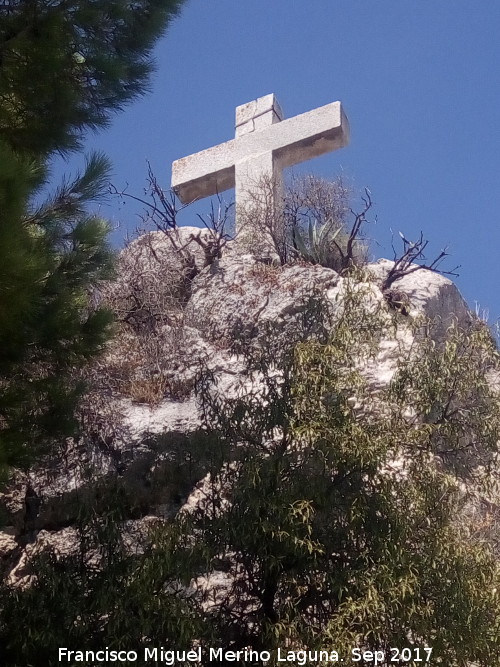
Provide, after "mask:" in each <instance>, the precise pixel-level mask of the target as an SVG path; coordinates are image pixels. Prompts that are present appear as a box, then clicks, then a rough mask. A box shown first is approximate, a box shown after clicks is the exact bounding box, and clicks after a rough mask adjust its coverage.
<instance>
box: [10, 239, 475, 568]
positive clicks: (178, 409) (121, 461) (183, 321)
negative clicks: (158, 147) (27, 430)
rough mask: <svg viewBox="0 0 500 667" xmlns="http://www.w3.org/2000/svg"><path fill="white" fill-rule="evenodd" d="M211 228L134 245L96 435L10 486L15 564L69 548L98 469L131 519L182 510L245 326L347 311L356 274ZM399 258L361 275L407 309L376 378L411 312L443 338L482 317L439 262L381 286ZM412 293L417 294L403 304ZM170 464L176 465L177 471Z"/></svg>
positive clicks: (374, 298) (384, 376)
mask: <svg viewBox="0 0 500 667" xmlns="http://www.w3.org/2000/svg"><path fill="white" fill-rule="evenodd" d="M196 238H198V240H196ZM212 241H213V238H212V236H211V235H210V232H208V231H206V230H199V229H197V228H184V229H182V230H180V234H178V235H177V236H176V237H175V239H173V240H172V238H169V237H168V235H166V234H165V233H163V232H154V233H149V234H147V235H145V236H143V237H140V238H139V239H137V240H136V241H134V242H133V243H131V244H130V245H129V246H128V248H126V249H125V250H124V251H123V252H122V254H121V257H120V262H119V274H118V276H117V278H116V281H115V282H114V284H113V285H111V286H110V287H109V288H107V290H106V293H105V298H106V299H108V302H109V303H110V304H111V305H112V307H113V308H114V309H115V311H116V312H117V314H118V319H119V331H118V333H117V336H116V338H115V339H114V340H113V342H112V343H111V344H110V346H109V350H108V352H107V354H106V356H105V357H104V358H103V359H101V360H100V361H99V363H98V364H96V366H95V368H94V369H93V371H92V373H91V376H90V377H89V378H88V380H89V386H90V393H89V396H88V397H87V402H86V407H85V409H86V413H85V420H84V427H85V428H84V434H83V436H82V438H81V440H79V441H78V442H75V441H73V440H69V441H68V442H67V443H65V444H64V446H63V447H62V448H61V454H60V456H59V457H56V459H52V460H50V461H47V462H45V464H44V465H40V466H38V468H37V469H36V470H32V471H30V472H29V473H27V474H24V475H21V474H18V475H16V477H15V478H14V479H13V481H12V483H11V484H10V486H9V487H8V489H7V490H6V491H5V492H4V494H3V497H2V506H3V514H4V517H5V518H4V526H5V527H4V529H3V532H2V533H0V556H1V557H2V559H3V563H4V570H5V569H7V570H12V572H13V573H12V577H14V578H15V577H16V576H17V577H18V578H25V577H27V576H28V571H27V564H26V563H27V560H29V558H28V556H29V553H28V552H30V551H33V549H34V546H33V545H34V544H36V543H37V542H39V541H40V540H42V541H43V543H50V544H52V545H54V544H55V545H57V544H58V536H59V543H60V544H61V545H62V546H61V549H62V550H64V548H66V547H64V544H65V543H68V540H66V536H67V535H70V534H71V535H73V533H72V532H71V531H72V528H71V526H72V523H73V522H74V519H75V512H76V511H77V510H76V507H77V505H78V502H79V500H80V499H81V497H82V494H89V493H90V494H91V493H92V485H93V484H95V482H96V480H99V479H100V480H101V481H102V480H104V482H106V480H107V479H108V478H109V479H110V480H111V479H113V480H114V482H113V483H116V479H118V480H119V484H120V485H121V488H122V490H123V492H124V494H125V497H127V498H130V517H129V518H130V520H133V521H139V520H141V517H151V516H153V517H154V516H157V517H168V516H170V515H172V513H174V512H176V511H177V510H178V508H179V507H181V506H182V505H183V504H184V503H185V501H186V498H187V497H188V496H189V493H190V490H191V489H193V488H194V486H195V485H196V483H197V482H198V481H199V480H201V479H203V477H204V476H205V471H204V470H203V467H202V466H200V467H199V468H197V469H195V470H191V471H190V473H189V474H187V473H186V470H185V468H183V457H182V452H183V448H184V446H185V445H186V443H188V440H189V438H190V437H191V435H193V434H196V433H197V430H198V428H199V426H200V424H201V416H200V414H199V405H198V403H197V400H196V396H195V392H194V383H195V378H196V375H197V373H198V372H199V369H200V367H201V366H204V367H205V368H206V369H208V370H209V371H211V372H212V373H214V374H215V375H217V376H218V378H219V384H218V387H219V390H220V391H222V392H224V393H225V394H226V395H227V396H232V395H233V396H234V395H235V394H236V393H237V392H238V391H239V390H241V387H242V384H244V383H245V382H248V377H246V375H245V364H244V362H243V360H242V358H241V357H239V356H238V355H237V354H236V353H235V350H234V347H233V341H234V339H235V337H238V336H239V337H240V338H241V337H244V338H245V339H246V340H248V341H252V340H253V341H258V340H259V337H260V336H265V335H266V331H268V327H269V326H272V327H273V328H274V329H275V330H278V331H279V332H280V335H282V336H283V340H284V341H286V340H287V335H288V333H287V332H288V331H289V330H290V327H291V324H292V323H293V322H294V320H296V319H297V318H300V315H301V313H302V312H303V310H304V307H305V306H304V304H305V303H307V301H308V300H310V299H313V298H316V299H317V298H321V299H322V300H324V301H325V302H326V303H327V304H329V308H330V310H331V312H332V314H333V315H334V316H335V314H337V316H338V317H341V316H342V298H343V293H344V291H345V290H346V289H347V288H348V287H349V286H350V283H349V281H350V280H351V279H350V278H346V277H341V276H340V275H339V274H338V273H336V272H335V271H333V270H332V269H328V268H325V267H322V266H317V265H316V266H314V265H310V264H305V263H299V262H298V263H295V264H290V265H285V266H277V265H274V264H272V263H269V262H267V261H259V258H257V257H254V256H253V255H249V254H247V255H241V254H239V253H238V252H237V250H236V248H235V247H234V246H233V244H232V243H231V242H230V243H228V244H226V246H225V247H224V249H223V252H222V254H221V256H220V257H215V256H214V254H213V253H212V255H210V248H212V246H211V245H210V244H211V243H212ZM207 244H208V249H207ZM212 249H213V248H212ZM391 266H392V263H391V262H389V261H388V260H379V261H378V262H376V263H374V264H370V265H368V267H367V271H366V276H367V277H366V278H365V282H364V283H363V285H362V289H363V294H364V295H365V296H364V297H363V298H364V301H363V305H362V307H364V308H367V309H376V310H379V311H381V312H383V313H386V315H387V317H388V318H391V317H393V316H394V312H393V311H394V310H396V311H397V313H396V316H397V318H398V319H397V323H398V326H397V327H396V328H393V329H392V334H391V335H390V336H389V335H388V336H387V337H386V338H384V339H383V340H381V342H380V346H379V350H378V354H377V355H376V357H375V358H374V359H372V360H371V361H370V362H369V363H367V364H365V366H364V368H363V369H362V371H363V373H364V375H365V377H366V379H367V382H368V383H369V385H370V386H371V387H372V388H373V389H375V390H376V389H377V388H381V387H383V386H386V385H387V383H388V382H390V380H391V377H392V375H393V373H394V370H395V368H396V363H397V360H398V358H399V355H400V354H401V351H402V349H408V348H409V347H410V346H411V344H412V341H413V336H414V334H413V330H412V327H410V326H409V323H410V322H411V321H413V320H414V319H415V318H417V317H420V316H425V317H428V318H432V319H433V320H434V322H435V323H436V324H435V326H434V328H433V329H432V331H429V332H428V334H429V335H432V336H434V337H435V338H436V339H438V340H439V339H442V338H443V337H444V336H445V335H446V330H447V328H448V327H449V325H450V323H451V322H452V320H453V319H457V320H458V321H459V323H461V324H462V325H465V324H467V323H469V322H470V320H471V316H470V313H469V311H468V309H467V306H466V304H465V302H464V300H463V299H462V297H461V295H460V293H459V291H458V290H457V288H456V287H455V285H454V284H453V283H452V282H451V281H450V280H448V279H447V278H445V277H443V276H441V275H439V274H437V273H434V272H431V271H428V270H419V271H415V272H413V273H411V274H409V275H407V276H404V277H402V278H400V279H399V280H397V281H395V282H394V284H393V285H391V290H392V292H393V295H392V297H391V298H392V302H391V299H389V298H388V297H387V295H386V294H384V293H383V292H382V289H381V285H382V283H383V281H384V278H385V277H386V275H387V273H388V272H389V271H390V268H391ZM400 303H402V304H404V307H400V308H396V305H397V304H400ZM153 436H154V437H153ZM169 469H170V470H174V469H175V471H176V473H175V474H174V475H168V474H167V475H166V471H168V470H169ZM160 473H161V474H160ZM165 475H166V476H165ZM166 478H168V480H169V482H168V484H167V486H166V487H165V486H164V487H162V481H161V480H162V479H163V480H164V479H166ZM173 478H175V479H173ZM190 485H191V486H190ZM127 494H128V495H127ZM66 546H67V544H66ZM28 569H29V568H28ZM16 573H17V574H16Z"/></svg>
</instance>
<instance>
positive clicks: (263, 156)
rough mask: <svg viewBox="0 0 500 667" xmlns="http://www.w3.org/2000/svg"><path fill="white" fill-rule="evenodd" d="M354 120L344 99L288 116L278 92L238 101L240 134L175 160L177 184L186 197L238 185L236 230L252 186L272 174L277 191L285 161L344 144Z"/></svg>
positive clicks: (290, 162) (188, 199) (270, 178)
mask: <svg viewBox="0 0 500 667" xmlns="http://www.w3.org/2000/svg"><path fill="white" fill-rule="evenodd" d="M348 141H349V123H348V121H347V117H346V116H345V114H344V111H343V109H342V105H341V103H340V102H332V103H331V104H327V105H325V106H323V107H319V108H318V109H314V110H313V111H308V112H307V113H303V114H300V115H299V116H294V117H293V118H288V119H286V120H283V112H282V110H281V108H280V106H279V104H278V101H277V100H276V98H275V96H274V94H271V95H266V96H265V97H259V99H257V100H254V101H253V102H248V103H247V104H243V105H242V106H239V107H236V131H235V138H234V139H231V140H230V141H226V142H225V143H223V144H219V145H218V146H214V147H213V148H207V149H206V150H204V151H201V152H200V153H194V154H193V155H189V156H188V157H185V158H182V159H180V160H176V161H175V162H174V163H173V165H172V188H173V189H174V191H175V192H176V193H177V196H178V197H179V199H180V200H181V202H182V203H184V204H187V203H189V202H192V201H194V200H196V199H202V198H203V197H210V196H211V195H214V194H218V193H220V192H223V191H224V190H228V189H229V188H233V187H235V189H236V230H237V231H238V228H239V225H238V218H239V217H240V215H241V212H242V211H243V210H244V209H245V208H246V206H247V205H249V204H250V203H251V200H252V198H251V193H252V188H255V187H256V186H258V185H259V183H260V182H261V180H262V179H263V178H264V179H267V180H268V182H270V183H272V184H273V188H274V189H275V197H277V190H278V188H279V186H280V183H281V179H282V170H283V168H285V167H290V166H291V165H294V164H298V163H299V162H304V161H305V160H310V159H311V158H313V157H317V156H319V155H323V153H328V152H330V151H334V150H336V149H337V148H342V147H343V146H345V145H346V144H347V143H348Z"/></svg>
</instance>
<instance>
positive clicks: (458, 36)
mask: <svg viewBox="0 0 500 667" xmlns="http://www.w3.org/2000/svg"><path fill="white" fill-rule="evenodd" d="M499 35H500V2H498V0H481V1H480V2H472V1H471V0H469V1H468V2H466V1H465V0H440V1H439V2H438V1H436V0H418V1H417V0H412V1H411V2H410V1H407V0H251V1H246V2H245V1H244V0H187V2H186V4H185V5H184V7H183V10H182V13H181V16H180V17H179V18H177V19H176V20H175V21H174V23H173V24H172V25H171V26H170V29H169V31H168V33H167V34H166V36H165V37H164V38H163V39H162V40H161V42H160V43H159V44H158V47H157V49H156V58H157V64H158V70H157V73H156V74H155V76H154V78H153V81H152V92H151V93H150V94H148V95H147V96H146V97H144V98H143V99H141V100H140V101H138V102H135V103H134V104H133V105H131V106H130V107H128V108H127V109H126V110H125V111H124V112H123V113H121V114H120V115H118V116H116V118H115V120H114V122H113V124H112V126H111V127H110V129H109V130H107V131H105V132H101V133H99V134H98V135H95V136H92V137H89V138H88V141H87V143H86V149H87V150H93V149H99V150H103V151H104V152H105V153H107V154H108V155H109V157H110V158H111V160H112V161H113V164H114V177H113V181H114V184H115V185H116V186H117V187H118V188H122V187H124V186H125V184H126V183H128V184H129V186H128V187H129V192H131V193H134V194H139V195H141V194H142V191H143V187H144V185H145V177H146V169H147V167H146V160H147V159H148V160H150V162H151V164H152V166H153V168H154V170H155V172H156V174H157V176H158V178H159V180H160V183H161V185H162V186H164V187H165V188H167V187H168V186H169V184H170V171H171V163H172V161H173V160H175V159H177V158H180V157H184V156H185V155H189V154H190V153H193V152H196V151H199V150H202V149H204V148H208V147H210V146H212V145H215V144H218V143H221V142H223V141H227V140H228V139H230V138H232V137H233V136H234V109H235V107H236V106H237V105H239V104H243V103H245V102H247V101H250V100H252V99H255V98H257V97H261V96H263V95H266V94H268V93H271V92H274V93H276V95H277V97H278V99H279V101H280V103H281V105H282V107H283V109H284V112H285V115H286V116H287V117H289V116H294V115H296V114H298V113H302V112H304V111H308V110H310V109H313V108H315V107H317V106H321V105H323V104H327V103H329V102H333V101H336V100H341V101H342V102H343V104H344V107H345V109H346V112H347V115H348V117H349V121H350V126H351V143H350V145H349V146H348V147H347V148H344V149H342V150H340V151H336V152H335V153H331V154H329V155H327V156H323V157H321V158H318V159H316V160H314V161H311V162H309V163H306V164H305V165H304V166H303V167H302V168H301V171H306V172H312V173H315V174H318V175H319V176H323V177H335V176H336V175H337V174H339V173H342V174H343V175H344V177H346V178H348V179H349V180H350V181H352V182H353V183H354V185H355V187H356V188H358V189H362V188H364V187H368V188H369V189H370V191H371V192H372V196H373V199H374V202H375V205H376V206H375V211H374V213H375V214H376V215H377V218H378V222H377V224H376V226H373V227H372V228H371V229H370V230H369V234H370V236H371V237H372V238H374V239H376V240H377V241H378V244H379V245H378V246H374V248H373V250H374V253H375V255H376V256H377V257H381V256H386V257H389V258H391V257H392V250H391V231H390V230H391V229H392V230H394V232H395V233H396V234H397V232H398V231H400V230H401V231H402V232H404V234H405V235H406V236H407V237H408V238H410V239H411V238H416V237H417V236H418V235H419V233H420V231H422V232H423V233H424V236H425V237H426V238H428V239H429V240H430V247H431V250H430V253H432V251H433V250H434V252H435V253H438V252H439V251H440V249H441V248H442V247H443V246H446V245H447V246H449V250H450V252H451V253H452V257H451V258H450V260H449V266H450V267H452V266H454V265H456V264H460V265H461V269H460V270H459V272H460V277H459V278H458V279H456V282H457V284H458V286H459V288H460V289H461V291H462V293H463V294H464V296H465V298H466V299H467V300H468V302H469V304H470V305H472V306H474V303H475V302H476V301H477V302H479V304H480V306H481V307H482V308H487V309H488V310H489V312H490V320H495V319H496V318H497V317H498V316H500V295H499V294H498V284H499V278H500V275H499V274H500V268H499V262H498V254H499V253H498V248H499V246H500V225H499V222H500V187H499V186H500V39H499ZM76 164H78V161H76V162H75V160H74V159H72V160H71V161H70V163H69V165H68V166H67V167H66V168H67V169H69V170H70V171H71V170H73V169H74V168H75V165H76ZM60 170H61V166H60V165H58V166H57V168H56V169H55V170H54V171H55V175H56V176H57V175H58V174H59V173H60ZM208 204H209V202H205V203H204V204H202V203H198V204H197V205H196V207H195V208H194V209H193V210H190V209H188V210H187V211H185V212H184V213H183V218H182V221H183V223H184V224H197V223H196V213H198V212H203V211H204V210H208ZM102 212H103V213H104V214H105V215H107V216H108V217H110V219H111V220H112V221H113V224H115V225H118V223H120V227H119V228H118V229H117V230H116V231H115V232H114V234H113V241H114V243H115V244H116V245H118V246H119V245H121V244H122V242H123V239H124V237H125V236H126V233H127V231H129V232H130V231H132V230H133V229H134V228H135V226H136V225H137V223H138V220H137V217H136V215H137V209H135V208H134V207H133V205H132V204H131V203H127V204H126V205H125V206H120V204H119V202H118V201H115V202H113V201H111V202H110V204H109V205H108V206H106V207H104V208H103V209H102Z"/></svg>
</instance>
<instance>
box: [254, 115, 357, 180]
mask: <svg viewBox="0 0 500 667" xmlns="http://www.w3.org/2000/svg"><path fill="white" fill-rule="evenodd" d="M247 136H248V139H251V138H252V137H253V139H254V141H255V142H257V140H258V139H260V140H261V145H262V147H263V148H264V146H267V150H272V151H273V154H274V156H275V158H276V159H277V161H278V164H279V165H280V166H281V167H282V168H283V167H291V166H292V165H294V164H299V163H300V162H305V161H306V160H311V159H312V158H314V157H318V156H319V155H323V154H324V153H328V152H330V151H334V150H337V149H338V148H343V147H344V146H346V145H347V144H348V143H349V121H348V120H347V117H346V115H345V114H344V111H343V109H342V104H341V103H340V102H332V103H331V104H326V105H325V106H323V107H319V109H313V110H312V111H307V112H306V113H303V114H300V115H299V116H294V117H293V118H287V119H286V120H283V121H281V123H277V124H276V125H272V126H271V127H269V128H266V129H265V130H262V131H261V132H258V133H255V134H253V135H246V136H244V137H241V142H243V140H245V139H246V138H247ZM247 150H248V149H247Z"/></svg>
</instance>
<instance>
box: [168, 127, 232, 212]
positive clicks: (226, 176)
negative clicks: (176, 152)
mask: <svg viewBox="0 0 500 667" xmlns="http://www.w3.org/2000/svg"><path fill="white" fill-rule="evenodd" d="M234 144H235V140H234V139H231V141H226V142H225V143H223V144H219V145H218V146H213V147H212V148H207V149H206V150H204V151H200V152H199V153H194V154H193V155H189V156H188V157H184V158H181V159H180V160H176V161H175V162H174V163H173V164H172V188H173V189H174V190H175V192H176V193H177V196H178V197H179V199H180V200H181V202H182V203H183V204H189V203H190V202H192V201H194V200H195V199H202V198H203V197H211V196H212V195H215V194H217V193H219V192H224V190H229V188H234V165H235V150H234V148H235V146H234Z"/></svg>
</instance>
